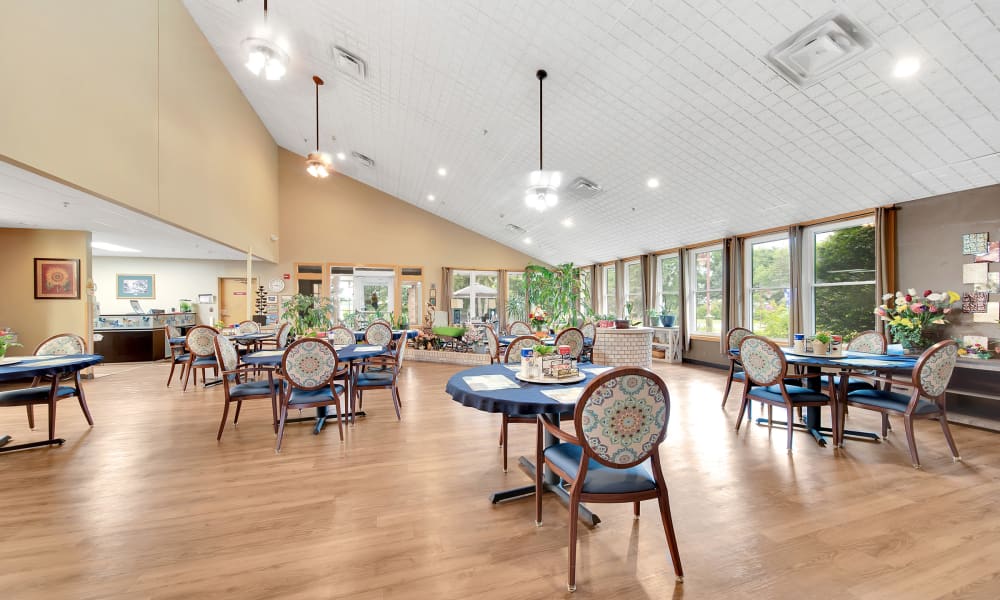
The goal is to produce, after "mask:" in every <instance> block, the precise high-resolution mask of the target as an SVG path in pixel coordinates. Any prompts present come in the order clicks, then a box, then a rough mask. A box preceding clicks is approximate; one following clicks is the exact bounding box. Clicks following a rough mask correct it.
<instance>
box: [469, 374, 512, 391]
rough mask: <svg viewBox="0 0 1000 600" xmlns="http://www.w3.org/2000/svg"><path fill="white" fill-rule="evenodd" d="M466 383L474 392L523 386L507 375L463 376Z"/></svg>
mask: <svg viewBox="0 0 1000 600" xmlns="http://www.w3.org/2000/svg"><path fill="white" fill-rule="evenodd" d="M462 380H463V381H465V384H466V385H467V386H469V389H471V390H472V391H474V392H482V391H490V390H507V389H516V388H519V387H521V386H520V385H518V384H517V382H516V381H513V380H511V379H510V378H509V377H507V376H506V375H470V376H468V377H463V378H462Z"/></svg>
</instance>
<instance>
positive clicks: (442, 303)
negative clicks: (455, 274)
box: [437, 267, 451, 323]
mask: <svg viewBox="0 0 1000 600" xmlns="http://www.w3.org/2000/svg"><path fill="white" fill-rule="evenodd" d="M437 309H438V310H443V311H444V312H445V314H446V315H448V319H447V322H448V323H451V267H442V268H441V293H440V294H438V305H437Z"/></svg>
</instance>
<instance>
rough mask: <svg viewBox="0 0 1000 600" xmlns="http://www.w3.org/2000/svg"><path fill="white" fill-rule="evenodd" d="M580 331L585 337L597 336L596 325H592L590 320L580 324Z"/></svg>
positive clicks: (592, 337)
mask: <svg viewBox="0 0 1000 600" xmlns="http://www.w3.org/2000/svg"><path fill="white" fill-rule="evenodd" d="M580 331H582V332H583V337H585V338H590V339H594V338H595V337H597V325H594V324H593V323H592V322H591V321H587V322H586V323H584V324H583V325H580Z"/></svg>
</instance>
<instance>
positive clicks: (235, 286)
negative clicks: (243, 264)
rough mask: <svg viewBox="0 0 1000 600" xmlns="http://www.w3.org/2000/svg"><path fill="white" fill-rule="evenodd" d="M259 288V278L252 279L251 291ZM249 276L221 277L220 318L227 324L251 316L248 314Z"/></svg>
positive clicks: (232, 323) (244, 319)
mask: <svg viewBox="0 0 1000 600" xmlns="http://www.w3.org/2000/svg"><path fill="white" fill-rule="evenodd" d="M256 289H257V278H256V277H254V278H253V279H252V280H251V287H250V290H249V293H251V294H252V293H253V291H254V290H256ZM247 293H248V290H247V278H246V277H220V278H219V319H220V320H222V321H223V322H224V323H225V324H226V325H234V324H236V323H240V322H241V321H246V320H248V319H249V318H250V315H248V314H247Z"/></svg>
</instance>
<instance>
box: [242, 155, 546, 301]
mask: <svg viewBox="0 0 1000 600" xmlns="http://www.w3.org/2000/svg"><path fill="white" fill-rule="evenodd" d="M278 169H279V177H278V179H279V182H280V196H281V217H282V218H281V233H280V236H281V239H280V242H279V243H280V244H281V262H280V263H279V264H278V265H262V266H258V265H254V268H255V269H256V270H257V272H258V274H260V275H261V277H262V279H261V282H262V283H265V284H266V283H267V280H268V278H269V277H272V276H280V274H281V273H291V274H292V280H291V281H289V282H288V287H287V288H286V291H285V292H282V293H284V294H294V293H295V291H294V289H293V288H294V287H295V271H294V263H296V262H323V263H327V262H339V263H348V264H358V265H404V266H419V267H423V270H424V271H423V272H424V301H426V299H427V293H428V290H429V289H430V284H431V283H434V284H436V285H437V286H438V289H439V290H440V289H441V287H440V286H441V281H440V280H441V268H442V267H465V268H481V269H498V268H502V269H511V270H519V269H522V268H523V267H524V266H525V265H527V264H529V263H533V262H534V263H538V262H539V261H537V260H534V259H532V258H531V257H530V256H528V255H526V254H523V253H521V252H518V251H516V250H514V249H512V248H509V247H507V246H504V245H503V244H499V243H497V242H495V241H493V240H491V239H489V238H486V237H483V236H481V235H479V234H477V233H475V232H473V231H470V230H468V229H465V228H464V227H461V226H459V225H456V224H454V223H452V222H450V221H447V220H445V219H442V218H440V217H437V216H435V215H433V214H431V213H429V212H427V211H424V210H421V209H419V208H417V207H416V206H413V205H412V204H409V203H407V202H404V201H402V200H400V199H398V198H395V197H394V196H390V195H389V194H386V193H384V192H381V191H379V190H377V189H375V188H372V187H369V186H367V185H365V184H363V183H361V182H359V181H356V180H354V179H351V178H349V177H345V176H343V175H338V174H334V175H331V176H330V177H329V178H327V179H315V178H313V177H310V176H309V174H307V173H306V170H305V159H303V158H302V157H301V156H298V155H295V154H292V153H291V152H288V151H286V150H279V151H278Z"/></svg>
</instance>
